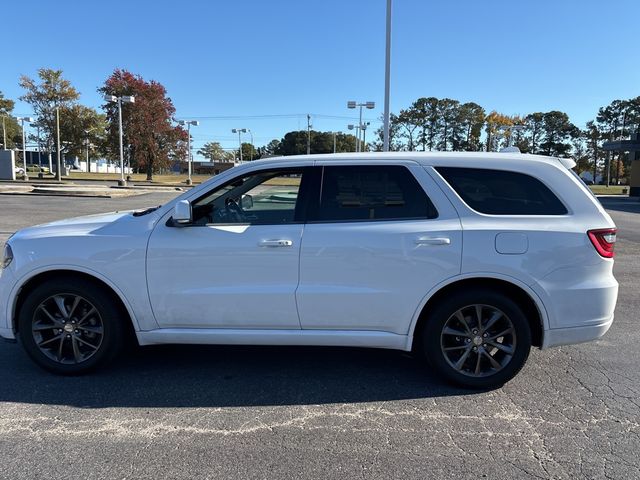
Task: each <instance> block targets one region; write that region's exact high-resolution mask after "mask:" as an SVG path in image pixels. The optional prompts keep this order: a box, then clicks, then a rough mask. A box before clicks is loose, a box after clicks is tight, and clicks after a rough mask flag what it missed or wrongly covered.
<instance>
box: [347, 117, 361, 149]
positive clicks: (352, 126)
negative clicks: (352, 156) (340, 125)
mask: <svg viewBox="0 0 640 480" xmlns="http://www.w3.org/2000/svg"><path fill="white" fill-rule="evenodd" d="M347 128H348V129H349V130H354V129H355V131H356V135H355V137H356V144H355V147H354V152H357V151H358V137H359V136H360V126H359V125H353V124H351V123H350V124H349V125H347Z"/></svg>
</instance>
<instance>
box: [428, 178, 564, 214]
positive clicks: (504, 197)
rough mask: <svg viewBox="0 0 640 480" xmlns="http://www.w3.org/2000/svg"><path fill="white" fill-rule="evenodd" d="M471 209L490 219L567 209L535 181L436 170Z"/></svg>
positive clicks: (558, 212) (550, 212) (546, 188)
mask: <svg viewBox="0 0 640 480" xmlns="http://www.w3.org/2000/svg"><path fill="white" fill-rule="evenodd" d="M436 171H437V172H438V173H439V174H440V175H442V177H443V178H444V179H445V181H446V182H447V183H448V184H449V185H450V186H451V188H453V189H454V190H455V191H456V193H457V194H458V195H460V198H462V200H464V202H465V203H466V204H467V205H469V207H471V208H472V209H474V210H475V211H477V212H480V213H486V214H490V215H566V214H567V213H568V212H567V208H566V207H565V206H564V204H563V203H562V202H561V201H560V199H559V198H558V197H557V196H556V195H555V194H554V193H553V192H552V191H551V190H549V188H548V187H547V186H546V185H545V184H544V183H542V182H541V181H540V180H538V179H537V178H534V177H532V176H531V175H527V174H524V173H518V172H510V171H506V170H491V169H482V168H458V167H436Z"/></svg>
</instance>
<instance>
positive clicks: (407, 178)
mask: <svg viewBox="0 0 640 480" xmlns="http://www.w3.org/2000/svg"><path fill="white" fill-rule="evenodd" d="M437 216H438V214H437V212H436V210H435V207H434V206H433V204H432V203H431V201H430V200H429V198H428V197H427V195H426V193H425V192H424V190H423V189H422V187H421V186H420V184H419V183H418V181H417V180H416V179H415V177H414V176H413V175H412V174H411V172H410V171H409V170H407V169H406V168H405V167H402V166H335V167H333V166H329V167H324V168H323V171H322V180H321V186H320V205H319V210H318V211H317V212H315V214H312V215H311V218H312V219H314V220H318V221H325V222H330V221H353V220H402V219H411V218H414V219H415V218H418V219H423V218H435V217H437Z"/></svg>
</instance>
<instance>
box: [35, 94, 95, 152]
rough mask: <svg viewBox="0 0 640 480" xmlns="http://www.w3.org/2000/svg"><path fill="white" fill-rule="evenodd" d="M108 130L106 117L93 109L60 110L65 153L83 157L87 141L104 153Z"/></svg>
mask: <svg viewBox="0 0 640 480" xmlns="http://www.w3.org/2000/svg"><path fill="white" fill-rule="evenodd" d="M106 128H107V119H106V117H105V115H103V114H101V113H98V112H97V111H95V110H94V109H93V108H89V107H85V106H84V105H78V104H76V105H72V106H71V107H69V108H63V109H61V110H60V132H61V133H60V135H61V138H62V139H64V150H65V152H68V153H70V154H72V155H77V156H82V154H83V152H85V149H86V148H87V141H88V142H89V143H90V144H93V145H94V146H95V148H97V149H98V150H99V151H100V152H103V151H104V145H105V140H106V135H105V131H106ZM33 138H34V139H36V137H33Z"/></svg>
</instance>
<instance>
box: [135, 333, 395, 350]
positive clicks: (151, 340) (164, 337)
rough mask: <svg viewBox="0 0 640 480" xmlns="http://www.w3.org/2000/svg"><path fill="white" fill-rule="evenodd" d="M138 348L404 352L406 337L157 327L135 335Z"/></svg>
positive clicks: (383, 334)
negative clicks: (249, 347)
mask: <svg viewBox="0 0 640 480" xmlns="http://www.w3.org/2000/svg"><path fill="white" fill-rule="evenodd" d="M136 335H137V337H138V342H139V343H140V345H158V344H164V343H174V344H175V343H179V344H200V345H303V346H307V345H308V346H311V345H315V346H327V347H329V346H330V347H367V348H389V349H392V350H405V351H406V350H407V336H406V335H397V334H395V333H388V332H375V331H369V330H364V331H359V330H258V329H230V328H211V329H207V328H159V329H157V330H148V331H144V332H136Z"/></svg>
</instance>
